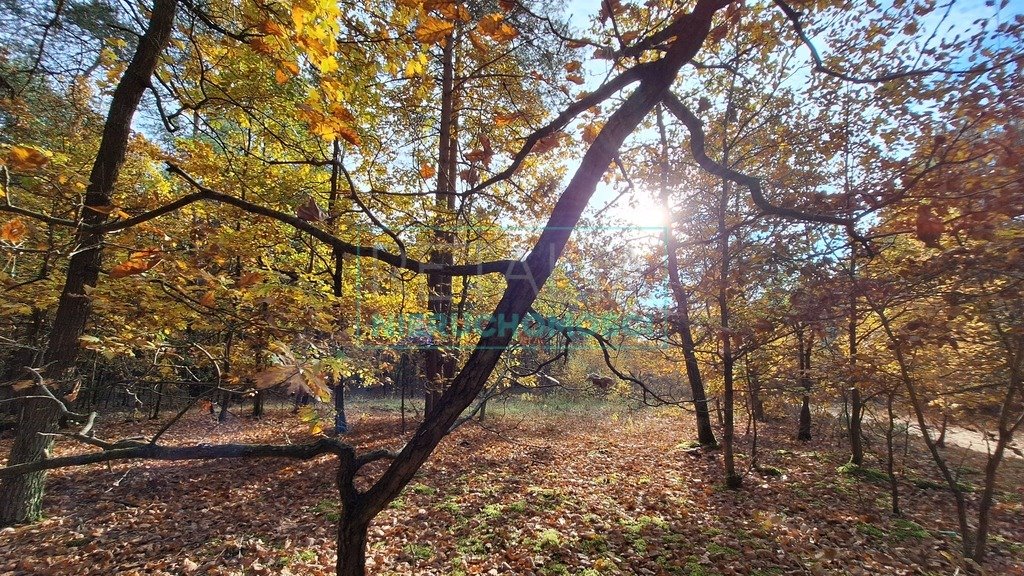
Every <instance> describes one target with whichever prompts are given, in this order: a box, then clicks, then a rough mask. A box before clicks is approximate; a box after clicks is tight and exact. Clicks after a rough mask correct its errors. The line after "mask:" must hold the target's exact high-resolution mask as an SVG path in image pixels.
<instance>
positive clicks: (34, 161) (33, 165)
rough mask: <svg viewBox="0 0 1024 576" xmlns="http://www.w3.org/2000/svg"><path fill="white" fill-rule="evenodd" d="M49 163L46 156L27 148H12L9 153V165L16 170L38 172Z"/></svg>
mask: <svg viewBox="0 0 1024 576" xmlns="http://www.w3.org/2000/svg"><path fill="white" fill-rule="evenodd" d="M49 161H50V159H49V158H47V157H46V155H45V154H43V153H42V152H40V151H39V150H36V149H35V148H29V147H27V146H11V149H10V150H9V151H8V152H7V165H8V166H10V167H11V168H13V169H14V170H36V169H38V168H42V167H43V166H46V164H47V163H48V162H49Z"/></svg>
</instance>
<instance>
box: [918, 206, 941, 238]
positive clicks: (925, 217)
mask: <svg viewBox="0 0 1024 576" xmlns="http://www.w3.org/2000/svg"><path fill="white" fill-rule="evenodd" d="M944 229H945V225H944V223H943V222H942V219H941V218H939V217H938V216H936V215H935V214H933V213H932V207H931V206H918V207H917V239H918V240H920V241H922V242H924V244H925V246H929V247H931V248H940V247H941V245H940V244H939V239H940V238H942V232H943V230H944Z"/></svg>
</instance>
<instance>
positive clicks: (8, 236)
mask: <svg viewBox="0 0 1024 576" xmlns="http://www.w3.org/2000/svg"><path fill="white" fill-rule="evenodd" d="M27 233H28V227H27V226H25V223H24V222H22V221H21V219H19V218H15V219H14V220H9V221H7V222H4V225H3V226H0V240H6V241H7V242H10V243H11V244H17V243H18V242H20V241H21V239H22V238H24V237H25V234H27Z"/></svg>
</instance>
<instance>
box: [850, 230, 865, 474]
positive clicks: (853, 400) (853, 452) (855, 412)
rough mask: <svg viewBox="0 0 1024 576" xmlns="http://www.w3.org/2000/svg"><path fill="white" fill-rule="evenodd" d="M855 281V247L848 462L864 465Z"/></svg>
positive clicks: (854, 256) (853, 253)
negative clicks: (858, 375)
mask: <svg viewBox="0 0 1024 576" xmlns="http://www.w3.org/2000/svg"><path fill="white" fill-rule="evenodd" d="M856 281H857V247H856V245H853V246H851V248H850V309H849V311H848V318H847V320H848V323H847V326H846V333H847V345H848V350H849V354H848V355H849V365H848V368H849V370H850V376H849V381H848V382H847V384H848V385H849V387H850V404H851V406H850V427H849V432H850V462H852V463H854V464H856V465H857V466H863V465H864V442H863V432H862V427H861V423H862V418H863V417H864V407H863V406H862V404H861V398H860V389H859V388H857V376H856V368H857V292H856V287H855V283H856Z"/></svg>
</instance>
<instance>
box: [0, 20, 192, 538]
mask: <svg viewBox="0 0 1024 576" xmlns="http://www.w3.org/2000/svg"><path fill="white" fill-rule="evenodd" d="M176 9H177V0H156V2H155V4H154V6H153V12H152V14H151V16H150V19H149V24H148V25H147V27H146V31H145V33H144V34H143V35H142V37H141V38H140V39H139V45H138V47H137V48H136V49H135V54H134V56H133V57H132V60H131V62H130V63H129V64H128V67H127V68H125V71H124V74H123V75H122V76H121V81H120V82H119V83H118V85H117V88H116V89H115V90H114V94H113V96H112V97H111V101H110V109H109V111H108V113H107V119H106V122H105V123H104V126H103V136H102V138H101V140H100V146H99V150H98V151H97V154H96V160H95V162H94V164H93V166H92V172H91V173H90V176H89V185H88V187H87V188H86V193H85V206H84V209H83V210H82V213H81V221H82V223H83V225H84V226H83V227H82V228H80V229H79V231H78V235H77V245H78V248H77V250H75V252H74V254H73V256H71V259H70V261H69V262H68V270H67V277H66V279H65V282H64V289H63V291H62V292H61V295H60V300H59V302H58V304H57V312H56V315H55V317H54V321H53V327H52V330H51V332H50V339H49V345H48V346H47V349H46V353H45V355H44V357H43V361H44V364H45V365H46V367H47V368H46V377H47V379H48V380H49V381H61V380H65V379H68V378H70V377H72V375H73V371H74V370H73V369H74V366H75V362H76V361H77V359H78V352H79V338H80V337H81V336H82V334H83V333H84V331H85V324H86V321H87V320H88V318H89V314H90V312H91V304H90V301H89V298H88V296H86V287H93V286H95V285H96V282H97V279H98V278H99V272H100V264H101V257H102V241H103V234H102V233H99V232H93V231H91V230H90V227H92V226H96V225H99V224H102V223H103V221H104V220H105V219H106V216H105V215H104V213H103V212H102V211H100V210H94V209H91V208H92V207H99V206H107V205H110V204H112V202H111V198H112V195H113V192H114V183H115V182H116V181H117V178H118V176H119V175H120V172H121V167H122V166H123V165H124V160H125V154H126V151H127V148H128V139H129V137H130V135H131V124H132V118H133V117H134V115H135V111H136V110H137V109H138V106H139V101H140V100H141V99H142V94H143V92H144V91H145V90H146V88H147V87H148V86H149V82H150V76H152V74H153V71H154V70H155V69H156V66H157V62H158V60H159V56H160V53H161V52H162V51H163V48H164V46H166V45H167V42H168V40H169V39H170V36H171V31H172V28H173V24H174V14H175V11H176ZM32 395H33V396H36V395H37V394H32ZM58 415H59V409H58V407H57V406H56V405H55V403H53V402H52V401H51V400H48V399H29V400H26V401H25V402H24V404H23V406H22V410H21V416H20V419H19V424H18V434H17V436H16V438H15V441H14V446H13V447H12V448H11V454H10V457H9V458H8V465H11V464H20V463H23V462H31V461H34V460H39V459H40V458H44V457H45V455H46V454H47V452H48V451H49V450H50V447H51V446H52V445H53V437H52V436H46V435H45V434H46V433H50V432H53V431H54V430H55V429H56V426H57V421H58ZM44 484H45V473H44V472H36V473H32V474H26V475H23V476H19V477H16V478H10V479H8V480H5V481H4V482H3V483H2V484H0V525H4V526H7V525H10V524H17V523H23V522H32V521H35V520H37V519H38V518H39V516H40V513H41V505H42V498H43V490H44Z"/></svg>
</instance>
